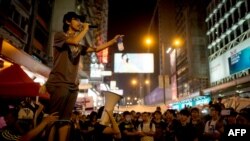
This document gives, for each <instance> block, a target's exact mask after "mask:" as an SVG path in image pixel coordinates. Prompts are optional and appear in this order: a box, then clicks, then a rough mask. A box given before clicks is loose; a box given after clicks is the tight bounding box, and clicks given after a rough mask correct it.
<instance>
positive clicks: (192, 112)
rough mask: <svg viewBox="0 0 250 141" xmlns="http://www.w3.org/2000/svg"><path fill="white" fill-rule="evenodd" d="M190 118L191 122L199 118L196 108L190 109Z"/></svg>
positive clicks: (198, 111)
mask: <svg viewBox="0 0 250 141" xmlns="http://www.w3.org/2000/svg"><path fill="white" fill-rule="evenodd" d="M191 118H192V120H197V119H199V118H200V110H199V109H198V108H196V107H194V108H192V109H191Z"/></svg>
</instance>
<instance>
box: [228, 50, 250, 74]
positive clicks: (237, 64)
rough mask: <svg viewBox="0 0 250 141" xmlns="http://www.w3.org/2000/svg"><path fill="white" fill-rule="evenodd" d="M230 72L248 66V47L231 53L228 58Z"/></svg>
mask: <svg viewBox="0 0 250 141" xmlns="http://www.w3.org/2000/svg"><path fill="white" fill-rule="evenodd" d="M228 62H229V69H230V74H234V73H237V72H240V71H242V70H245V69H249V68H250V47H247V48H245V49H243V50H242V51H240V52H237V53H234V54H232V55H231V56H230V57H229V58H228Z"/></svg>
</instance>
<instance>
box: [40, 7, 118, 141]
mask: <svg viewBox="0 0 250 141" xmlns="http://www.w3.org/2000/svg"><path fill="white" fill-rule="evenodd" d="M85 19H86V17H84V16H79V15H77V14H76V13H75V12H68V13H66V14H65V15H64V17H63V32H57V33H55V35H54V44H53V47H54V51H53V52H54V56H53V57H54V63H53V67H52V70H51V73H50V75H49V78H48V80H47V82H46V84H45V85H44V86H43V87H41V89H40V93H45V91H46V90H47V91H48V92H49V93H50V103H49V107H48V109H49V113H54V112H58V114H59V119H60V120H69V119H70V117H71V114H72V110H73V108H74V104H75V102H76V98H77V94H78V85H79V80H78V66H79V62H80V56H81V55H85V54H86V53H87V52H98V51H100V50H103V49H105V48H107V47H109V46H111V45H113V44H114V43H116V41H117V39H118V38H120V37H121V35H117V36H115V37H114V38H113V39H112V40H110V41H108V42H107V43H105V44H103V45H100V46H98V47H96V48H94V47H85V46H83V45H81V44H80V42H81V41H82V40H83V38H84V37H85V35H86V33H87V32H88V30H89V23H86V22H85ZM52 129H53V130H55V128H52ZM69 130H70V125H68V124H66V125H65V124H62V125H61V127H59V140H60V141H66V140H67V136H68V132H69ZM52 133H53V132H52ZM52 137H53V136H52ZM52 140H53V139H52Z"/></svg>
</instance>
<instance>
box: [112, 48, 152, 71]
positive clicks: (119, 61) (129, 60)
mask: <svg viewBox="0 0 250 141" xmlns="http://www.w3.org/2000/svg"><path fill="white" fill-rule="evenodd" d="M114 72H115V73H153V72H154V55H153V53H115V55H114Z"/></svg>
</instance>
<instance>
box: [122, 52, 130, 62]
mask: <svg viewBox="0 0 250 141" xmlns="http://www.w3.org/2000/svg"><path fill="white" fill-rule="evenodd" d="M124 56H127V59H126V62H127V63H128V61H129V59H128V54H127V53H122V58H123V57H124Z"/></svg>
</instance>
